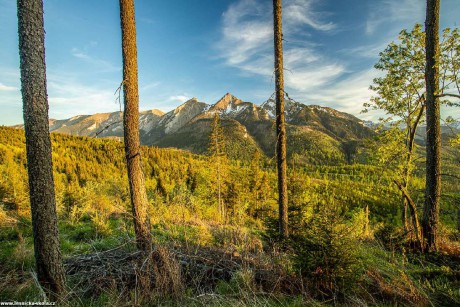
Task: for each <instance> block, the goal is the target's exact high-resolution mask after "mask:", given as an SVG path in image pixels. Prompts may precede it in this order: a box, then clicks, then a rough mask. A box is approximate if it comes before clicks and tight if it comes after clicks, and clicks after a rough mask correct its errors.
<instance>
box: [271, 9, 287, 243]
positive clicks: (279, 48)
mask: <svg viewBox="0 0 460 307" xmlns="http://www.w3.org/2000/svg"><path fill="white" fill-rule="evenodd" d="M273 21H274V23H273V30H274V42H275V46H274V47H275V82H276V135H277V142H276V158H277V164H278V195H279V199H278V206H279V233H280V235H281V236H282V237H283V238H287V237H288V235H289V232H288V198H287V174H286V169H287V163H286V126H285V119H284V77H283V31H282V13H281V0H273Z"/></svg>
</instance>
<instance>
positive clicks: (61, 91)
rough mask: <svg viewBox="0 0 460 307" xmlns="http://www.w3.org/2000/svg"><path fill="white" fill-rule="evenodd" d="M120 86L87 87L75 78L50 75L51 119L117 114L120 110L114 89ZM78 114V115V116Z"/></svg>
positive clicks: (49, 99) (49, 98) (94, 85)
mask: <svg viewBox="0 0 460 307" xmlns="http://www.w3.org/2000/svg"><path fill="white" fill-rule="evenodd" d="M117 87H118V85H117V84H115V83H113V84H110V85H108V86H102V85H96V84H93V85H87V84H83V83H81V82H79V81H77V80H76V79H75V76H72V75H64V74H54V73H49V74H48V101H49V105H50V117H51V118H58V119H61V118H67V117H72V116H75V115H77V114H94V113H100V112H116V111H118V110H119V108H120V107H119V104H118V102H117V99H116V98H117V97H116V96H115V95H114V89H115V88H117ZM76 113H77V114H76Z"/></svg>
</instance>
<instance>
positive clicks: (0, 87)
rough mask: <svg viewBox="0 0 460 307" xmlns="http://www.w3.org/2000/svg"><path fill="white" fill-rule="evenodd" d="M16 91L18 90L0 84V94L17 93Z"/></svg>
mask: <svg viewBox="0 0 460 307" xmlns="http://www.w3.org/2000/svg"><path fill="white" fill-rule="evenodd" d="M17 90H18V88H17V87H15V86H9V85H5V84H3V83H1V82H0V92H11V91H17Z"/></svg>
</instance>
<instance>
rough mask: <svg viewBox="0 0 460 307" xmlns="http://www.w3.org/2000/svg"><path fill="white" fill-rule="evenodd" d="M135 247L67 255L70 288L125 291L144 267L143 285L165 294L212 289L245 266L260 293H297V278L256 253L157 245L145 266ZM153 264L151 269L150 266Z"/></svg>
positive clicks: (80, 291) (136, 283)
mask: <svg viewBox="0 0 460 307" xmlns="http://www.w3.org/2000/svg"><path fill="white" fill-rule="evenodd" d="M142 258H143V256H142V254H141V253H140V252H139V251H128V250H126V249H123V248H116V249H112V250H108V251H102V252H95V253H92V254H87V255H81V256H76V257H73V258H70V259H67V260H66V262H65V268H66V271H67V275H68V276H69V277H70V279H71V281H72V284H73V285H74V287H73V288H74V289H73V292H74V293H76V294H82V295H84V296H85V297H86V296H97V295H99V294H101V293H102V292H103V291H106V290H107V289H116V291H117V293H128V292H129V291H131V290H134V289H139V287H140V286H142V284H145V283H142V282H141V277H142V276H144V277H145V275H146V274H145V273H146V271H148V272H147V275H148V278H149V279H150V280H149V284H151V285H154V288H156V290H157V292H158V291H163V292H165V293H163V294H165V295H169V296H178V295H181V294H183V292H184V289H193V291H194V292H195V293H209V292H213V291H214V290H215V287H216V286H217V284H218V283H219V281H225V282H229V281H231V280H232V278H233V277H234V275H235V273H237V272H239V271H242V270H246V271H251V272H252V273H253V277H254V283H255V285H256V287H257V290H258V291H260V292H265V293H273V292H283V293H289V294H295V293H300V291H301V286H300V282H299V281H298V278H296V277H295V276H288V275H286V274H285V273H284V270H283V269H282V268H281V267H280V266H278V265H276V264H275V263H274V262H273V261H265V262H264V261H261V260H260V259H259V258H258V257H257V256H254V255H244V256H241V255H240V254H238V253H237V252H228V251H225V250H222V249H218V248H209V247H202V246H196V247H193V248H187V249H185V248H183V247H181V246H174V247H169V248H165V247H159V246H157V247H156V248H155V249H154V252H153V254H152V257H151V260H152V262H153V263H152V264H151V268H150V269H146V266H145V265H143V263H144V264H145V263H146V260H145V259H142ZM152 267H153V269H152Z"/></svg>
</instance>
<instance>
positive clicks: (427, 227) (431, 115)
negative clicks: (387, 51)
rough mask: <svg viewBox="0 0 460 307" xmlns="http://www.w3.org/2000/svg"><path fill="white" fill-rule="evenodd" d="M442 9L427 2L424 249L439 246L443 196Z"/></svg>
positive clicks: (436, 2)
mask: <svg viewBox="0 0 460 307" xmlns="http://www.w3.org/2000/svg"><path fill="white" fill-rule="evenodd" d="M439 9H440V0H427V3H426V22H425V32H426V44H425V48H426V70H425V78H426V188H425V205H424V207H423V220H422V229H423V230H422V231H423V238H424V242H425V244H426V246H425V249H426V250H430V249H436V248H437V230H438V223H439V201H440V198H441V126H440V119H441V116H440V103H439V97H438V96H437V95H439V59H440V48H439Z"/></svg>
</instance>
